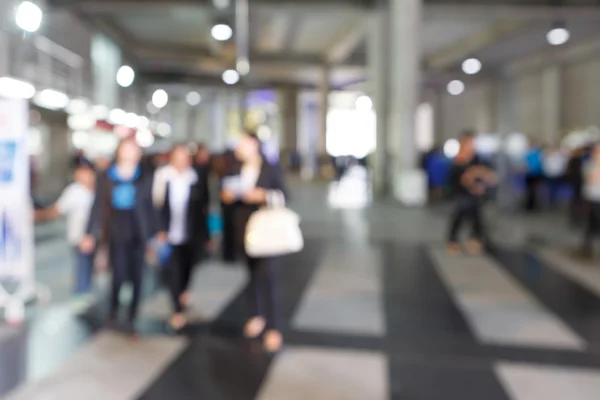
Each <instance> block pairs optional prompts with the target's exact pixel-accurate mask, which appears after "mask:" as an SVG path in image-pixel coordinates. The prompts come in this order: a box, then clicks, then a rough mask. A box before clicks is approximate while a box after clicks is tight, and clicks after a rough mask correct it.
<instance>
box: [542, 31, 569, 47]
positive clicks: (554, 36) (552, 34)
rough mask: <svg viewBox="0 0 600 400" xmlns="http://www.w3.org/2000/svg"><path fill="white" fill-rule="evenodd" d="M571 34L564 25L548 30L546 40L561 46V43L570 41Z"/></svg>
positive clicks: (553, 44)
mask: <svg viewBox="0 0 600 400" xmlns="http://www.w3.org/2000/svg"><path fill="white" fill-rule="evenodd" d="M570 37H571V34H570V33H569V31H568V30H567V29H565V28H564V27H555V28H553V29H551V30H550V31H548V33H547V34H546V40H548V43H550V44H551V45H552V46H560V45H561V44H565V43H567V42H568V41H569V38H570Z"/></svg>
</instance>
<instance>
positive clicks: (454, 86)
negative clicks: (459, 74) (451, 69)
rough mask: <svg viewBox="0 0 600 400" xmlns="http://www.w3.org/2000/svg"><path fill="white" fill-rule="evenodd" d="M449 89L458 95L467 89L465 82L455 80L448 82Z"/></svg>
mask: <svg viewBox="0 0 600 400" xmlns="http://www.w3.org/2000/svg"><path fill="white" fill-rule="evenodd" d="M447 89H448V93H450V94H451V95H452V96H458V95H460V94H462V93H463V92H464V91H465V84H464V83H463V82H462V81H459V80H454V81H451V82H450V83H448V87H447Z"/></svg>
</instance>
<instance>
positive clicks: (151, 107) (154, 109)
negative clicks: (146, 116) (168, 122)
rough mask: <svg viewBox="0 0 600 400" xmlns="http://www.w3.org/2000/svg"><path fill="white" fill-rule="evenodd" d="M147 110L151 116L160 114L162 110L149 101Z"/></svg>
mask: <svg viewBox="0 0 600 400" xmlns="http://www.w3.org/2000/svg"><path fill="white" fill-rule="evenodd" d="M146 110H148V112H149V113H150V114H158V113H159V112H160V108H158V107H156V106H155V105H154V104H152V102H151V101H149V102H148V104H147V105H146Z"/></svg>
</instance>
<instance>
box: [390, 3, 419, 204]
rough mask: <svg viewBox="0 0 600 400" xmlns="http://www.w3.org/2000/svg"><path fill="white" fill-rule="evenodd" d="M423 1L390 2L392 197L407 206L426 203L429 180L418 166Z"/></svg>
mask: <svg viewBox="0 0 600 400" xmlns="http://www.w3.org/2000/svg"><path fill="white" fill-rule="evenodd" d="M421 9H422V0H391V1H390V12H389V15H390V32H391V34H390V36H389V47H388V52H387V53H388V54H389V57H390V59H391V60H390V61H391V62H390V67H391V68H390V71H389V74H388V76H387V77H388V79H389V81H388V82H389V84H388V87H389V90H390V96H389V98H390V103H389V113H388V119H387V121H388V125H387V132H388V134H387V139H388V148H389V149H390V153H391V154H390V162H389V164H388V167H389V168H390V169H391V172H390V176H391V177H392V179H391V183H392V189H393V191H392V192H393V195H394V197H395V198H396V200H398V201H400V202H401V203H402V204H404V205H423V204H424V203H426V201H427V177H426V176H425V174H424V172H423V171H420V170H419V169H418V168H417V166H418V152H417V148H416V143H415V142H416V140H415V114H416V108H417V105H418V99H419V95H420V90H419V88H420V81H419V78H420V76H419V75H420V48H419V46H420V41H419V40H418V39H419V37H420V34H421V19H422V18H421V11H422V10H421Z"/></svg>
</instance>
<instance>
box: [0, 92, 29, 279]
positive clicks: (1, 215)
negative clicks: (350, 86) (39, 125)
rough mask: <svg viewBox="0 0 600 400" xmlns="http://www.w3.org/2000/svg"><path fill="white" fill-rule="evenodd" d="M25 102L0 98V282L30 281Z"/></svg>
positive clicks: (27, 115) (27, 109)
mask: <svg viewBox="0 0 600 400" xmlns="http://www.w3.org/2000/svg"><path fill="white" fill-rule="evenodd" d="M28 124H29V107H28V104H27V102H26V101H24V100H3V99H0V280H1V281H7V280H10V281H21V282H23V281H30V282H31V281H33V279H34V258H33V215H32V206H31V204H32V201H31V196H30V183H29V179H30V176H29V154H28V150H27V149H28V147H27V132H28Z"/></svg>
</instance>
